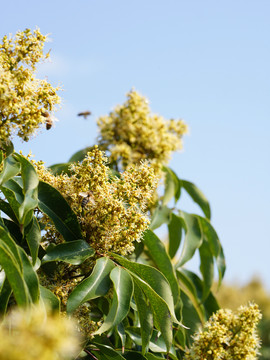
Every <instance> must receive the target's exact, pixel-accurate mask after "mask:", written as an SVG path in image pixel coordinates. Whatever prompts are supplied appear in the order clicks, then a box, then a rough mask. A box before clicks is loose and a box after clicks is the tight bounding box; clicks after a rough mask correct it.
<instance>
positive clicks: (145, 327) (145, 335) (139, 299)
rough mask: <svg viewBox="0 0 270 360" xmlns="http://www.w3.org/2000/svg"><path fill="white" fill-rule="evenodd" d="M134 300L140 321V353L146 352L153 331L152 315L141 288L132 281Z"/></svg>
mask: <svg viewBox="0 0 270 360" xmlns="http://www.w3.org/2000/svg"><path fill="white" fill-rule="evenodd" d="M134 298H135V302H136V305H137V311H138V315H139V319H140V329H141V339H142V340H141V344H140V345H141V346H142V353H143V354H145V353H146V352H147V351H148V347H149V342H150V339H151V336H152V331H153V314H152V311H151V307H150V305H148V304H147V302H146V299H145V296H144V293H143V291H142V290H141V288H140V287H139V286H138V285H137V283H136V281H134Z"/></svg>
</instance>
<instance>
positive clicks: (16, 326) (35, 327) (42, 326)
mask: <svg viewBox="0 0 270 360" xmlns="http://www.w3.org/2000/svg"><path fill="white" fill-rule="evenodd" d="M0 337H1V341H0V360H11V359H16V360H36V359H39V360H51V359H58V360H64V359H65V360H68V359H73V358H74V357H75V356H76V355H77V354H78V352H79V350H80V347H79V342H80V336H79V332H78V331H77V329H76V325H75V322H73V321H72V320H71V319H68V318H67V317H64V316H60V315H58V314H52V313H46V312H45V309H44V308H41V307H32V308H31V309H30V310H22V309H21V310H16V311H13V312H11V313H10V314H9V315H8V316H7V317H6V318H5V319H4V321H3V322H2V323H1V324H0Z"/></svg>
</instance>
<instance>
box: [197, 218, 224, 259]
mask: <svg viewBox="0 0 270 360" xmlns="http://www.w3.org/2000/svg"><path fill="white" fill-rule="evenodd" d="M198 218H199V219H200V223H201V227H202V231H203V234H204V237H205V238H206V240H207V241H208V244H209V247H210V250H211V253H212V255H213V256H214V257H215V258H217V257H218V255H219V253H220V248H221V245H220V241H219V238H218V235H217V233H216V231H215V229H214V228H213V226H212V225H211V224H210V222H209V220H207V219H205V218H203V217H201V216H198Z"/></svg>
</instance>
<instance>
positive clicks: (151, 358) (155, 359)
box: [145, 353, 164, 360]
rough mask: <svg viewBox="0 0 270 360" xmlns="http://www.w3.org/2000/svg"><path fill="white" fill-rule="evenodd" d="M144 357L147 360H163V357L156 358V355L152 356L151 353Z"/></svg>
mask: <svg viewBox="0 0 270 360" xmlns="http://www.w3.org/2000/svg"><path fill="white" fill-rule="evenodd" d="M145 357H146V358H147V360H160V359H164V357H163V356H156V355H154V354H152V353H147V354H146V355H145Z"/></svg>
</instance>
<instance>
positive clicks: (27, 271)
mask: <svg viewBox="0 0 270 360" xmlns="http://www.w3.org/2000/svg"><path fill="white" fill-rule="evenodd" d="M18 249H19V253H20V256H21V259H22V264H23V277H24V280H25V283H26V284H27V286H28V291H29V294H30V295H31V299H32V302H33V303H37V302H38V301H39V281H38V277H37V274H36V272H35V270H34V269H33V266H32V264H31V262H30V260H29V259H28V257H27V255H26V253H25V252H24V250H23V249H22V248H21V247H18Z"/></svg>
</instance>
